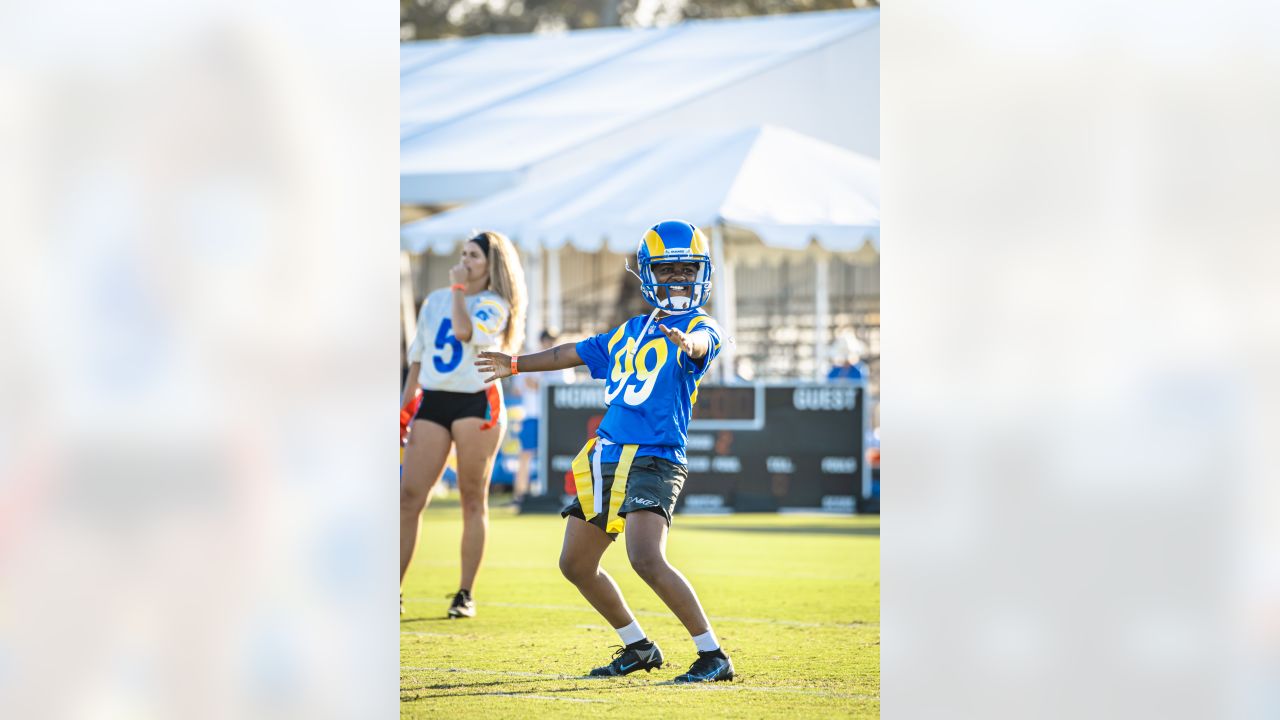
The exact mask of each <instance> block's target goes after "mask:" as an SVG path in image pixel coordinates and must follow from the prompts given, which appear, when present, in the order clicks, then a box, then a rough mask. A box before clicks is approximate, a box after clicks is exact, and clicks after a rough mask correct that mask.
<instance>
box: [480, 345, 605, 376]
mask: <svg viewBox="0 0 1280 720" xmlns="http://www.w3.org/2000/svg"><path fill="white" fill-rule="evenodd" d="M477 357H478V358H479V359H478V360H476V369H477V370H479V371H480V372H482V373H489V377H487V378H485V379H484V381H485V382H493V381H494V380H499V379H501V378H504V377H511V375H512V373H511V356H510V355H507V354H505V353H500V352H482V353H480V354H479V355H477ZM519 358H520V359H519V362H518V367H519V371H520V372H522V373H525V372H541V371H544V370H564V369H565V368H571V367H577V366H578V365H585V364H586V363H584V362H582V358H580V357H578V348H577V346H576V345H575V344H574V343H565V344H564V345H557V346H555V347H553V348H551V349H550V350H543V351H542V352H536V353H533V354H532V355H521V356H519Z"/></svg>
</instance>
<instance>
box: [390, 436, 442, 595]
mask: <svg viewBox="0 0 1280 720" xmlns="http://www.w3.org/2000/svg"><path fill="white" fill-rule="evenodd" d="M452 444H453V438H452V437H450V435H449V431H448V430H446V429H445V428H444V427H443V426H441V425H437V424H436V423H433V422H428V421H426V420H415V421H414V423H413V430H412V431H411V432H410V433H409V443H408V444H407V445H406V446H405V449H404V470H403V472H402V473H401V477H400V582H401V583H403V582H404V574H405V571H406V570H408V569H409V560H411V559H412V558H413V548H414V546H415V545H416V544H417V541H418V518H419V517H421V515H422V511H423V510H424V509H425V508H426V507H427V502H428V501H429V500H430V498H431V489H432V488H433V487H435V484H436V483H437V482H438V481H439V480H440V473H441V472H443V471H444V464H445V461H446V460H448V459H449V446H450V445H452Z"/></svg>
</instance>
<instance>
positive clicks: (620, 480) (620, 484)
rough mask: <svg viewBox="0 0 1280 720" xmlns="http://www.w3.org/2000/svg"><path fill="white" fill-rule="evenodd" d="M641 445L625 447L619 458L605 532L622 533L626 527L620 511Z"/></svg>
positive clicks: (614, 474) (610, 494)
mask: <svg viewBox="0 0 1280 720" xmlns="http://www.w3.org/2000/svg"><path fill="white" fill-rule="evenodd" d="M639 449H640V446H639V445H623V446H622V457H620V458H618V467H617V469H616V470H614V471H613V488H612V489H611V490H610V492H609V517H608V520H609V522H608V524H607V525H605V532H611V533H620V532H622V528H623V527H625V526H626V521H627V519H626V518H624V517H621V516H619V515H618V509H619V508H621V507H622V503H623V502H624V501H626V499H627V476H629V475H630V474H631V462H632V461H633V460H635V459H636V451H637V450H639Z"/></svg>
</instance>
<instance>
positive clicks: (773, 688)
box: [400, 666, 880, 702]
mask: <svg viewBox="0 0 1280 720" xmlns="http://www.w3.org/2000/svg"><path fill="white" fill-rule="evenodd" d="M400 669H401V670H402V671H408V672H440V673H469V674H476V675H501V676H504V677H521V678H544V679H547V680H584V681H587V682H588V683H592V684H594V683H600V684H602V685H608V680H610V678H589V677H584V676H582V675H561V674H558V673H532V672H515V671H510V670H479V669H476V668H438V667H407V666H401V667H400ZM667 685H670V686H672V687H679V688H681V689H684V688H693V689H697V690H698V691H711V690H714V691H718V692H777V693H786V694H789V695H812V696H815V697H838V698H848V699H853V700H879V699H880V697H879V696H878V695H866V694H863V693H843V692H834V691H831V690H812V689H810V688H804V687H794V686H789V685H744V684H741V683H732V682H729V683H722V682H717V683H690V684H688V685H678V686H677V685H674V684H673V683H670V682H650V683H647V684H646V685H645V687H662V686H667ZM626 687H636V686H635V685H628V686H626ZM581 689H583V690H586V689H589V688H581ZM480 694H484V695H511V696H513V697H540V696H537V695H521V694H519V693H480ZM545 699H548V700H574V699H576V698H553V697H548V698H545ZM589 702H604V701H602V700H592V701H589Z"/></svg>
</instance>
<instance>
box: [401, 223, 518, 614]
mask: <svg viewBox="0 0 1280 720" xmlns="http://www.w3.org/2000/svg"><path fill="white" fill-rule="evenodd" d="M449 280H450V282H452V283H453V285H452V286H451V287H450V288H448V289H444V288H441V289H439V290H436V291H435V292H433V293H431V294H430V295H428V296H427V299H426V301H425V302H423V303H422V311H421V312H420V313H419V315H418V331H417V335H416V337H414V340H413V345H412V347H410V348H409V363H410V365H409V382H406V383H405V387H404V394H403V397H401V403H402V404H407V403H408V402H409V401H410V399H411V398H412V397H413V395H414V393H415V392H416V391H417V385H421V386H422V390H423V392H422V400H421V404H420V405H419V406H418V411H417V413H416V414H415V415H414V416H413V420H412V421H411V424H412V427H411V428H410V431H409V442H408V445H406V446H405V453H404V470H403V472H402V473H401V480H400V583H401V584H402V585H403V584H404V575H405V571H407V570H408V569H409V560H410V559H411V558H412V557H413V548H414V545H415V544H416V542H417V538H418V518H419V516H421V515H422V511H423V510H424V509H425V508H426V506H427V501H428V500H429V499H430V496H431V489H432V487H434V486H435V484H436V482H438V481H439V480H440V474H441V472H442V471H443V470H444V464H445V460H446V459H448V457H449V450H450V448H451V447H452V446H454V445H457V449H458V494H459V496H460V498H461V500H462V573H461V579H460V581H459V583H458V592H457V593H456V594H455V595H454V596H453V602H452V603H451V604H450V606H449V610H448V616H449V617H451V618H463V617H474V616H475V614H476V610H475V603H474V602H473V601H472V599H471V591H472V589H473V588H474V586H475V579H476V573H477V572H479V570H480V560H481V558H483V557H484V545H485V536H486V534H487V532H488V527H489V476H490V473H491V472H492V471H493V462H494V458H495V457H497V454H498V445H499V442H500V441H501V440H502V433H503V430H504V429H505V428H506V409H505V407H504V406H503V402H502V385H501V384H498V383H494V384H486V382H485V380H484V378H483V377H482V376H481V375H480V373H479V372H477V371H476V368H475V365H474V363H475V358H476V353H477V352H479V351H481V350H485V349H487V348H491V347H499V348H502V349H504V350H507V351H513V350H516V349H517V348H519V347H520V343H521V342H523V337H524V313H525V287H524V271H523V270H522V269H521V268H520V258H519V256H518V255H516V251H515V248H514V246H512V244H511V241H510V240H508V239H507V238H506V237H505V236H504V235H502V234H501V233H496V232H483V233H480V234H479V235H476V236H475V237H474V238H472V239H471V240H469V241H467V243H466V244H465V245H464V246H463V249H462V257H461V259H460V260H459V262H458V264H457V265H455V266H453V268H451V269H450V270H449ZM401 431H402V434H403V431H404V428H402V429H401ZM400 612H402V613H403V612H404V603H403V600H402V601H401V606H400Z"/></svg>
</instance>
